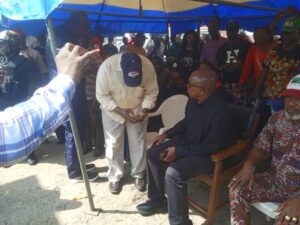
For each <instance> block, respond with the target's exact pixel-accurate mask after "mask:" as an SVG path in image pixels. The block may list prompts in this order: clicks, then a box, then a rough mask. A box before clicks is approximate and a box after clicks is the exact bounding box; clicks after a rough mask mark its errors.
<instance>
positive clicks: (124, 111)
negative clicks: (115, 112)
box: [119, 109, 136, 123]
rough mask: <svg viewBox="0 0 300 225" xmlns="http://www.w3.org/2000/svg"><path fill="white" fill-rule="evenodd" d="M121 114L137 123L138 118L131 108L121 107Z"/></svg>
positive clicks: (127, 119)
mask: <svg viewBox="0 0 300 225" xmlns="http://www.w3.org/2000/svg"><path fill="white" fill-rule="evenodd" d="M119 114H120V115H121V116H122V117H123V118H124V119H125V120H126V121H129V122H131V123H135V122H136V121H135V120H136V118H135V117H134V114H133V111H132V110H131V109H120V112H119Z"/></svg>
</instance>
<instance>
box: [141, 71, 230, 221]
mask: <svg viewBox="0 0 300 225" xmlns="http://www.w3.org/2000/svg"><path fill="white" fill-rule="evenodd" d="M215 77H216V75H215V73H214V72H213V71H211V70H201V71H200V70H197V71H195V72H193V73H192V75H191V76H190V78H189V82H188V94H189V96H190V99H189V101H188V103H187V106H186V110H185V118H184V119H183V120H182V121H180V122H179V123H177V124H176V125H175V126H174V127H173V128H171V129H169V130H168V131H166V133H164V134H162V135H159V136H157V137H156V139H155V142H154V144H153V146H152V147H151V148H150V149H149V150H148V151H147V169H148V182H149V183H148V197H149V200H148V201H147V202H146V203H143V204H140V205H138V206H137V210H138V212H140V213H141V214H144V215H145V214H146V215H147V214H152V213H154V212H156V211H158V210H160V209H162V208H166V206H167V204H168V211H169V221H170V224H173V225H175V224H176V225H178V224H181V225H187V224H192V221H191V220H189V215H188V201H187V180H188V179H189V178H192V177H195V176H196V175H197V174H199V173H200V172H208V171H211V170H212V168H213V162H212V161H211V160H210V155H211V154H213V153H215V152H217V151H218V150H221V149H224V148H226V147H228V146H230V144H231V143H232V142H231V133H232V132H230V130H231V127H232V126H231V123H230V119H229V115H228V111H227V107H226V104H225V102H224V101H223V100H222V99H221V98H220V97H219V96H218V95H217V94H216V92H215V83H216V79H215ZM167 138H170V139H171V140H169V141H166V142H163V141H164V140H166V139H167ZM166 162H167V163H170V165H169V167H168V168H167V171H166V174H164V165H165V163H166ZM164 177H165V182H166V194H167V196H168V198H166V197H165V191H164Z"/></svg>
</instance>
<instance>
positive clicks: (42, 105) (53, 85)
mask: <svg viewBox="0 0 300 225" xmlns="http://www.w3.org/2000/svg"><path fill="white" fill-rule="evenodd" d="M79 52H80V49H79V46H74V45H71V44H70V43H68V44H66V45H65V46H64V47H63V48H62V49H61V51H60V52H59V54H58V55H57V56H56V59H55V61H56V66H57V76H56V77H55V78H54V79H53V80H52V81H51V82H50V83H49V84H48V85H46V86H45V87H43V88H40V89H38V90H37V91H36V92H35V94H34V95H33V96H32V97H31V98H30V99H29V100H28V101H26V102H22V103H20V104H17V105H15V106H12V107H8V108H7V109H5V110H4V111H1V112H0V132H1V135H0V167H1V166H10V165H12V164H15V163H17V162H19V161H21V160H22V159H24V158H26V156H27V155H29V154H30V153H31V152H33V151H34V150H35V149H36V148H37V147H38V145H39V144H40V143H42V141H43V139H45V138H46V137H47V136H48V135H49V134H50V133H52V132H53V131H54V130H55V128H56V127H57V126H58V125H59V124H61V123H62V122H63V121H64V120H65V118H66V116H67V115H68V114H69V111H70V103H71V99H72V96H73V94H74V91H75V85H76V84H78V83H79V82H80V80H81V79H82V77H83V75H84V73H82V71H83V69H84V68H85V66H86V63H87V62H88V61H90V59H91V57H92V56H93V55H95V54H98V52H97V51H96V50H94V51H91V52H88V53H84V54H83V55H82V54H80V53H79ZM23 72H26V71H25V70H24V71H23ZM5 76H6V71H5V70H4V69H0V85H2V84H3V81H4V80H5Z"/></svg>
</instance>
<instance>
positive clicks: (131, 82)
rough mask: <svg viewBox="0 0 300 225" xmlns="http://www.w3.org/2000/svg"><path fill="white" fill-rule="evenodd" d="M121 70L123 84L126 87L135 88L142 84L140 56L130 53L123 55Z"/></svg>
mask: <svg viewBox="0 0 300 225" xmlns="http://www.w3.org/2000/svg"><path fill="white" fill-rule="evenodd" d="M121 69H122V71H123V78H124V82H125V84H126V85H127V86H128V87H137V86H139V85H140V84H141V83H142V78H143V77H142V59H141V57H140V56H138V55H137V54H135V53H131V52H125V53H123V54H122V57H121Z"/></svg>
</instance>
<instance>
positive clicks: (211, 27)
mask: <svg viewBox="0 0 300 225" xmlns="http://www.w3.org/2000/svg"><path fill="white" fill-rule="evenodd" d="M207 27H208V33H209V37H210V39H209V40H207V42H206V43H205V44H204V45H203V48H202V51H201V57H200V63H201V62H202V61H208V62H210V63H211V64H212V65H213V66H214V69H218V65H217V63H216V62H217V61H216V55H217V51H218V49H219V48H220V47H221V46H222V45H223V44H225V42H226V38H223V37H221V35H220V31H219V29H220V25H219V21H218V20H217V19H215V20H211V21H209V22H208V24H207Z"/></svg>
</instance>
